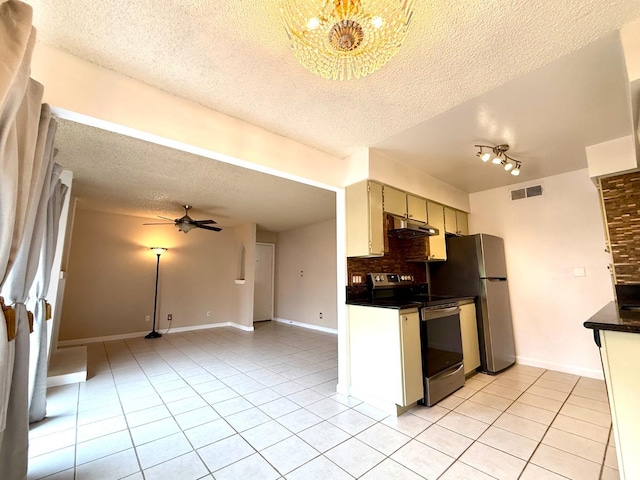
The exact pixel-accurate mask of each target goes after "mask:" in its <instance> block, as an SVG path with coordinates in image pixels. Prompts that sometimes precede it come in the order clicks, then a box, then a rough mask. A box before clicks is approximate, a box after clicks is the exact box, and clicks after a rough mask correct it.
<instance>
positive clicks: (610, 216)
mask: <svg viewBox="0 0 640 480" xmlns="http://www.w3.org/2000/svg"><path fill="white" fill-rule="evenodd" d="M601 185H602V198H603V202H604V209H605V216H606V221H607V228H608V230H609V239H610V242H611V255H612V257H613V265H614V269H615V274H616V283H617V284H619V285H631V284H640V172H634V173H626V174H623V175H616V176H614V177H609V178H604V179H602V180H601Z"/></svg>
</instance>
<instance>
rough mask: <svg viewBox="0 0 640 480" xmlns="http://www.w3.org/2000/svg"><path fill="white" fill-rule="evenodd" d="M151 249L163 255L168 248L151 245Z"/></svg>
mask: <svg viewBox="0 0 640 480" xmlns="http://www.w3.org/2000/svg"><path fill="white" fill-rule="evenodd" d="M149 249H150V250H152V251H153V253H155V254H156V255H162V254H163V253H164V252H166V251H167V249H166V248H163V247H149Z"/></svg>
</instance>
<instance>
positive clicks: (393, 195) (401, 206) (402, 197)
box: [383, 185, 407, 217]
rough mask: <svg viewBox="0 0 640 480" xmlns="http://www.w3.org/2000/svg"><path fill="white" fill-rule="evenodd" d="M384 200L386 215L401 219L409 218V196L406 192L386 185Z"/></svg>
mask: <svg viewBox="0 0 640 480" xmlns="http://www.w3.org/2000/svg"><path fill="white" fill-rule="evenodd" d="M383 199H384V200H383V210H384V213H390V214H392V215H398V216H399V217H406V216H407V194H406V193H405V192H403V191H401V190H397V189H395V188H393V187H389V186H387V185H385V186H384V190H383Z"/></svg>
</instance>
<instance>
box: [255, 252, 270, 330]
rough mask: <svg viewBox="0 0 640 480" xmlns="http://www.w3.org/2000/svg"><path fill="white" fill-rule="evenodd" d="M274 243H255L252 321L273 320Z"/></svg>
mask: <svg viewBox="0 0 640 480" xmlns="http://www.w3.org/2000/svg"><path fill="white" fill-rule="evenodd" d="M274 263H275V245H274V244H273V243H256V271H255V283H254V293H253V321H254V322H260V321H264V320H273V284H274Z"/></svg>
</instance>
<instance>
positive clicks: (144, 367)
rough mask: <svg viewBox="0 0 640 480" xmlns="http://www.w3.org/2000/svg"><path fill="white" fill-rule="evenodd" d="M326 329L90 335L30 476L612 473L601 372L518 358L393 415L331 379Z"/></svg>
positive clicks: (461, 478)
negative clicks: (96, 339) (78, 377)
mask: <svg viewBox="0 0 640 480" xmlns="http://www.w3.org/2000/svg"><path fill="white" fill-rule="evenodd" d="M336 378H337V341H336V337H335V336H334V335H331V334H325V333H319V332H314V331H310V330H305V329H301V328H298V327H293V326H288V325H282V324H276V323H270V322H267V323H260V324H257V325H256V330H255V332H254V333H248V332H242V331H238V330H235V329H233V328H219V329H212V330H201V331H196V332H189V333H170V334H168V335H165V336H164V337H162V338H161V339H155V340H146V339H143V338H140V339H133V340H126V341H113V342H107V343H99V344H92V345H89V380H88V381H87V382H86V383H83V384H76V385H68V386H64V387H57V388H51V389H50V390H49V392H48V415H49V416H48V418H46V419H45V420H44V421H42V422H40V423H38V424H34V425H32V428H31V432H30V462H29V476H28V478H29V479H37V478H42V477H45V478H49V479H58V480H66V479H79V480H84V479H106V480H110V479H120V478H126V479H129V480H138V479H148V480H154V479H161V480H165V479H166V480H173V479H180V480H195V479H212V478H213V479H218V480H224V479H242V480H246V479H251V480H261V479H264V480H277V479H283V478H286V479H287V480H314V479H331V480H341V479H351V478H362V479H366V480H389V479H393V480H396V479H398V480H401V479H422V478H427V479H430V480H435V479H442V480H465V479H472V480H476V479H478V480H482V479H494V478H497V479H502V480H509V479H521V480H533V479H535V480H544V479H562V478H572V479H577V480H591V479H593V480H598V479H605V480H609V479H617V478H618V471H617V465H616V456H615V447H614V446H613V442H612V440H611V417H610V415H609V408H608V404H607V395H606V390H605V387H604V383H603V382H601V381H597V380H592V379H588V378H581V377H577V376H574V375H568V374H564V373H558V372H553V371H548V370H543V369H539V368H532V367H527V366H521V365H516V366H514V367H512V368H511V369H509V370H508V371H507V372H505V373H503V374H502V375H499V376H496V377H493V376H488V375H481V374H479V375H476V376H474V377H473V378H471V379H470V380H468V381H467V383H466V385H465V387H464V388H462V389H461V390H458V391H457V392H456V393H455V394H454V395H452V396H450V397H448V398H447V399H445V400H443V401H442V402H440V403H439V404H438V405H436V406H434V407H432V408H427V407H422V406H419V407H417V408H414V409H413V410H411V411H410V412H408V413H406V414H404V415H402V416H400V417H398V418H395V417H388V416H387V415H385V414H384V413H382V412H380V411H379V410H376V409H375V408H373V407H371V406H370V405H367V404H365V403H362V402H360V401H358V400H356V399H354V398H351V397H343V396H340V395H337V394H336V393H335V385H336Z"/></svg>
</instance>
